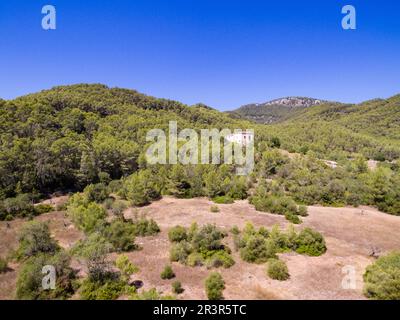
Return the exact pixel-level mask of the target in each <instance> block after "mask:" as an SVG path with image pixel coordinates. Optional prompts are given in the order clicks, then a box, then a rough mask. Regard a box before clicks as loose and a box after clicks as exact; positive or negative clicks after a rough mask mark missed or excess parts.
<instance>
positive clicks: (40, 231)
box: [16, 221, 76, 300]
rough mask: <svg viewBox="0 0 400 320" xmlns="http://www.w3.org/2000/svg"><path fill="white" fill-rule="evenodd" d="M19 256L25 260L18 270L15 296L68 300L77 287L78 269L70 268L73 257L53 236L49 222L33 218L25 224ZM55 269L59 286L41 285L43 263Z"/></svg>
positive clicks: (21, 259) (18, 251)
mask: <svg viewBox="0 0 400 320" xmlns="http://www.w3.org/2000/svg"><path fill="white" fill-rule="evenodd" d="M18 239H19V247H18V249H17V250H16V258H17V259H18V260H19V261H22V265H21V268H20V270H19V272H18V277H17V287H16V297H17V299H23V300H42V299H46V300H47V299H67V298H69V297H70V296H71V295H72V294H73V293H74V292H75V290H76V287H75V285H74V281H75V272H74V271H73V270H72V268H71V267H70V256H69V255H68V254H67V253H66V252H64V251H63V250H62V249H61V248H60V247H59V246H58V244H57V242H56V241H55V240H54V239H52V238H51V235H50V230H49V227H48V225H47V224H46V223H43V222H37V221H32V222H28V223H26V224H25V226H24V227H23V229H22V230H21V233H20V235H19V237H18ZM48 265H50V266H53V267H54V268H55V271H56V275H57V277H56V289H55V290H45V289H44V288H43V286H42V279H43V276H44V275H43V274H42V270H43V267H44V266H48Z"/></svg>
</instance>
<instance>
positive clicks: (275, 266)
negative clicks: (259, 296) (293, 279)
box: [267, 259, 290, 281]
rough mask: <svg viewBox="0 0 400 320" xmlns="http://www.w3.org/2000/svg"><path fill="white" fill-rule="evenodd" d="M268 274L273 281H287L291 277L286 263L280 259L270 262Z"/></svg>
mask: <svg viewBox="0 0 400 320" xmlns="http://www.w3.org/2000/svg"><path fill="white" fill-rule="evenodd" d="M267 273H268V276H269V277H270V278H271V279H274V280H279V281H285V280H287V279H289V277H290V275H289V270H288V268H287V265H286V263H285V262H283V261H281V260H278V259H270V260H268V267H267Z"/></svg>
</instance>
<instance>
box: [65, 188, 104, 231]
mask: <svg viewBox="0 0 400 320" xmlns="http://www.w3.org/2000/svg"><path fill="white" fill-rule="evenodd" d="M67 213H68V216H69V217H70V219H71V220H72V221H73V222H74V224H75V226H76V227H77V228H78V229H80V230H82V231H84V232H85V233H87V234H89V233H91V232H93V231H96V230H98V229H99V228H101V227H102V225H104V224H105V218H106V216H107V212H106V211H105V209H104V208H103V207H102V206H100V205H98V204H96V203H94V202H87V200H86V199H85V198H84V197H82V196H80V195H79V194H76V195H74V196H73V197H72V198H71V199H70V201H69V205H68V209H67Z"/></svg>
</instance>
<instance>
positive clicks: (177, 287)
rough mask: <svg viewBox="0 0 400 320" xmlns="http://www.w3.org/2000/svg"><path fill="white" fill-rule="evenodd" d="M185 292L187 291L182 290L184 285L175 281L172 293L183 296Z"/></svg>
mask: <svg viewBox="0 0 400 320" xmlns="http://www.w3.org/2000/svg"><path fill="white" fill-rule="evenodd" d="M184 291H185V289H183V288H182V284H181V283H180V281H175V282H173V283H172V292H173V293H175V294H181V293H183V292H184Z"/></svg>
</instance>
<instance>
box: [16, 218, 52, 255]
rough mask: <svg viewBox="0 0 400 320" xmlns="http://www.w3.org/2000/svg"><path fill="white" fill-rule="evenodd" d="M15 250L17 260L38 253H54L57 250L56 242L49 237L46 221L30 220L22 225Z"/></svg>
mask: <svg viewBox="0 0 400 320" xmlns="http://www.w3.org/2000/svg"><path fill="white" fill-rule="evenodd" d="M18 241H19V247H18V249H17V251H16V257H17V259H18V260H22V259H25V258H29V257H32V256H34V255H36V254H39V253H45V254H50V255H51V254H55V253H56V252H57V251H58V250H59V246H58V245H57V242H56V241H55V240H54V239H53V238H52V237H51V235H50V230H49V226H48V224H47V223H44V222H38V221H32V222H28V223H26V224H25V225H24V227H23V228H22V230H21V233H20V234H19V237H18Z"/></svg>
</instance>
